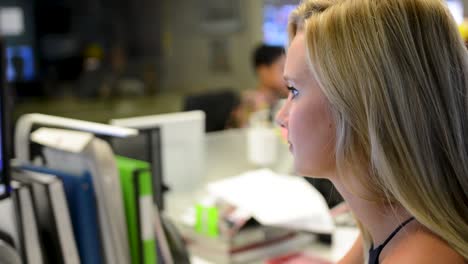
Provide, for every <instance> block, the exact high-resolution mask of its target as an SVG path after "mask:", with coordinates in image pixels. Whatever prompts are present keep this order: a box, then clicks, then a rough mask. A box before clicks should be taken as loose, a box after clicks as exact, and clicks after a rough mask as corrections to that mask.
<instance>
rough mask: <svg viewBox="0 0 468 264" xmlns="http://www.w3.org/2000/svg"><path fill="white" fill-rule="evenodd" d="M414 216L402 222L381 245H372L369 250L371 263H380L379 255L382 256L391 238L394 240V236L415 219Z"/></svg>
mask: <svg viewBox="0 0 468 264" xmlns="http://www.w3.org/2000/svg"><path fill="white" fill-rule="evenodd" d="M413 219H414V217H411V218H410V219H408V220H406V221H405V222H403V223H402V224H400V225H399V226H398V227H397V228H396V229H395V230H394V231H393V232H392V233H391V234H390V236H388V238H387V239H386V240H385V241H384V242H383V243H382V244H381V245H380V246H378V247H377V248H374V245H372V246H371V249H370V250H369V262H368V263H369V264H379V257H380V253H381V252H382V250H383V249H384V247H385V246H386V245H387V244H388V242H390V240H392V238H393V237H394V236H395V235H396V234H397V233H398V232H399V231H400V230H401V229H402V228H403V227H404V226H405V225H407V224H408V223H409V222H411V220H413Z"/></svg>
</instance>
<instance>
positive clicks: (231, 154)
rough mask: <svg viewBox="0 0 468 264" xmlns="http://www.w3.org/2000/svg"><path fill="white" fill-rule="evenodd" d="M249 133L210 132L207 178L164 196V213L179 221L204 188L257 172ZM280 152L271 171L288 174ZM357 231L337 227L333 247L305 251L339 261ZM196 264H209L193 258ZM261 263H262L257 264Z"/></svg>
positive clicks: (287, 159)
mask: <svg viewBox="0 0 468 264" xmlns="http://www.w3.org/2000/svg"><path fill="white" fill-rule="evenodd" d="M245 142H246V131H245V130H231V131H222V132H218V133H210V134H208V135H207V139H206V171H207V173H206V175H205V178H204V179H202V180H201V181H200V184H199V186H198V187H196V188H195V189H193V190H192V191H190V192H179V193H174V192H169V193H167V194H166V195H165V202H166V210H165V214H166V215H168V216H169V217H170V218H171V219H173V220H174V221H176V222H178V221H180V220H181V218H182V215H183V214H184V212H185V211H186V209H187V208H189V207H190V206H194V204H195V203H196V202H197V201H199V200H200V199H201V198H202V197H203V196H204V194H205V191H204V189H203V187H204V186H205V185H206V184H207V183H210V182H213V181H216V180H220V179H223V178H226V177H230V176H236V175H238V174H240V173H242V172H245V171H247V170H252V169H255V166H253V165H252V164H250V163H249V162H248V161H247V158H246V151H247V150H246V143H245ZM284 148H285V149H283V150H282V151H281V153H279V155H278V158H279V162H278V163H276V164H274V166H272V167H271V168H270V169H272V170H274V171H276V172H279V173H288V170H289V169H290V168H291V166H290V165H291V163H292V160H291V158H290V157H289V156H290V155H289V152H288V150H287V147H286V146H284ZM358 233H359V231H358V229H357V228H354V227H337V228H336V230H335V232H334V233H333V239H332V241H333V243H332V245H331V246H328V245H325V244H321V243H319V242H313V243H312V244H311V245H310V246H308V247H307V248H306V249H305V252H306V253H308V254H311V255H313V256H315V257H319V258H323V259H325V260H329V261H331V262H336V261H337V260H339V259H340V258H341V257H342V256H343V255H344V254H345V253H346V252H347V251H348V250H349V248H350V247H351V245H352V244H353V243H354V241H355V239H356V237H357V236H358ZM192 263H194V264H210V263H211V262H208V261H205V260H203V259H200V258H198V257H197V256H193V258H192ZM257 263H262V262H257Z"/></svg>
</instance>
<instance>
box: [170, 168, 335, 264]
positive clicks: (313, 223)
mask: <svg viewBox="0 0 468 264" xmlns="http://www.w3.org/2000/svg"><path fill="white" fill-rule="evenodd" d="M259 186H261V190H260V189H259V188H258V187H259ZM304 201H307V203H304ZM178 224H179V225H180V227H179V228H180V230H181V233H182V235H183V237H184V238H185V239H186V240H187V245H188V248H189V250H190V251H191V252H192V253H193V254H194V255H197V256H200V257H202V258H204V259H206V260H208V261H210V262H211V263H217V264H218V263H219V264H223V263H252V262H253V261H262V260H267V259H269V258H272V257H275V256H276V257H278V256H282V255H283V254H286V255H288V254H290V253H291V252H300V251H301V250H302V249H304V248H305V247H307V246H309V245H310V244H311V243H312V242H313V241H314V240H317V239H318V235H322V236H323V235H325V236H330V237H331V234H332V232H333V231H334V222H333V219H332V217H331V214H330V212H329V210H328V207H327V204H326V201H325V199H324V198H323V196H322V195H321V194H320V193H319V192H318V191H317V190H316V189H315V188H314V187H313V186H311V185H310V184H309V183H307V182H306V181H305V180H304V179H303V178H300V177H296V176H289V175H279V174H276V173H274V172H273V171H271V170H268V169H260V170H254V171H249V172H246V173H243V174H241V175H238V176H234V177H230V178H227V179H223V180H219V181H216V182H212V183H210V184H208V186H207V187H206V192H205V194H204V195H202V197H201V198H200V199H199V201H198V203H196V204H195V205H194V206H193V207H190V208H188V209H187V210H186V211H185V212H184V213H183V215H182V216H181V221H180V222H179V223H178ZM280 259H282V258H280ZM255 263H257V262H255ZM275 263H280V262H278V261H277V262H275ZM310 263H315V262H310Z"/></svg>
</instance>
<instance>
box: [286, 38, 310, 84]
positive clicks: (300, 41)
mask: <svg viewBox="0 0 468 264" xmlns="http://www.w3.org/2000/svg"><path fill="white" fill-rule="evenodd" d="M308 75H310V70H309V66H308V64H307V52H306V45H305V37H304V34H303V33H298V34H297V35H296V36H295V37H294V38H293V40H292V41H291V45H290V46H289V49H288V52H287V54H286V64H285V67H284V78H285V80H287V81H294V80H299V79H304V78H306V77H307V76H308Z"/></svg>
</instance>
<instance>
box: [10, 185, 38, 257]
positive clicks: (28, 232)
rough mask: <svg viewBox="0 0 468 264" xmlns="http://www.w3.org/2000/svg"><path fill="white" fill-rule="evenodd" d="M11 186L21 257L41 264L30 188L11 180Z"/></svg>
mask: <svg viewBox="0 0 468 264" xmlns="http://www.w3.org/2000/svg"><path fill="white" fill-rule="evenodd" d="M11 187H12V189H13V191H12V196H13V202H14V204H15V209H16V210H15V212H16V215H17V218H16V219H17V221H18V230H19V234H20V244H21V256H22V259H23V261H24V262H25V263H28V264H42V263H44V261H43V255H42V250H41V243H40V239H39V231H38V228H37V219H36V213H35V211H34V205H33V202H32V197H31V190H30V188H29V186H27V185H23V184H21V183H19V182H17V181H12V182H11Z"/></svg>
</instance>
